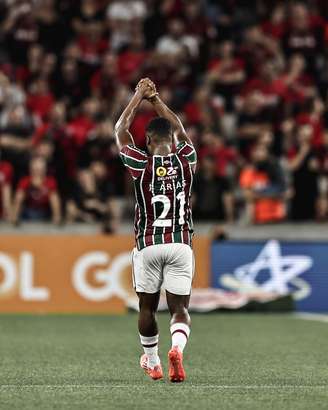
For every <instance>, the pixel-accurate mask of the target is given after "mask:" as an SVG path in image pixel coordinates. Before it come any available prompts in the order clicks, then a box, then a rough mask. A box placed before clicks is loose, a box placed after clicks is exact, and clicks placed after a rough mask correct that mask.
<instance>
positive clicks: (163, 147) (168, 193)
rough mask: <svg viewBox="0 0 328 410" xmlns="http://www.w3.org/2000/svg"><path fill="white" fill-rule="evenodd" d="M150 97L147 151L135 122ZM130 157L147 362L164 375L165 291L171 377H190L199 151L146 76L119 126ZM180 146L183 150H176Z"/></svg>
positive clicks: (150, 370)
mask: <svg viewBox="0 0 328 410" xmlns="http://www.w3.org/2000/svg"><path fill="white" fill-rule="evenodd" d="M143 99H146V100H148V101H149V102H150V103H151V104H152V105H153V107H154V109H155V111H156V112H157V114H158V116H159V117H157V118H155V119H153V120H151V121H150V122H149V124H148V126H147V129H146V144H147V152H145V151H142V150H140V149H139V148H137V147H136V146H135V144H134V141H133V138H132V135H131V133H130V132H129V128H130V125H131V123H132V121H133V119H134V116H135V114H136V112H137V110H138V107H139V105H140V103H141V102H142V100H143ZM115 135H116V142H117V145H118V147H119V150H120V155H121V158H122V161H123V163H124V165H125V166H126V168H127V169H128V171H129V173H130V174H131V176H132V178H133V180H134V188H135V196H136V213H135V235H136V247H135V249H134V250H133V253H132V264H133V282H134V287H135V290H136V292H137V294H138V297H139V308H140V313H139V320H138V327H139V334H140V341H141V344H142V346H143V349H144V354H143V355H142V356H141V359H140V366H141V367H142V368H143V369H144V370H145V371H146V373H147V374H148V375H149V376H150V377H151V378H152V379H154V380H156V379H161V378H162V377H163V371H162V367H161V362H160V359H159V356H158V340H159V335H158V327H157V322H156V317H155V314H156V311H157V307H158V302H159V297H160V289H161V286H162V284H163V287H164V289H165V291H166V298H167V304H168V308H169V312H170V314H171V325H170V331H171V336H172V347H171V349H170V351H169V353H168V360H169V378H170V380H171V381H172V382H182V381H184V380H185V377H186V375H185V370H184V368H183V350H184V348H185V346H186V343H187V340H188V337H189V334H190V317H189V313H188V305H189V298H190V292H191V283H192V278H193V272H194V256H193V251H192V248H191V245H192V236H193V224H192V216H191V207H190V196H191V187H192V181H193V175H194V171H195V166H196V152H195V149H194V147H193V145H192V142H191V140H190V139H189V138H188V136H187V135H186V132H185V130H184V127H183V125H182V123H181V121H180V119H179V118H178V116H177V115H175V114H174V113H173V112H172V111H171V110H170V109H169V108H168V107H167V106H166V105H165V104H164V102H163V101H162V100H161V99H160V97H159V95H158V93H157V92H156V88H155V85H154V83H153V82H152V81H151V80H149V79H147V78H146V79H142V80H140V82H139V83H138V85H137V87H136V91H135V94H134V96H133V97H132V99H131V101H130V102H129V104H128V105H127V107H126V109H125V110H124V111H123V113H122V115H121V117H120V118H119V120H118V121H117V123H116V126H115ZM174 147H176V148H174Z"/></svg>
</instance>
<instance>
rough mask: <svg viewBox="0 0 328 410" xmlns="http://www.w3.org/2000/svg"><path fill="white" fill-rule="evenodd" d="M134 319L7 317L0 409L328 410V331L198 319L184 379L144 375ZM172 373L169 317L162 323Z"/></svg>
mask: <svg viewBox="0 0 328 410" xmlns="http://www.w3.org/2000/svg"><path fill="white" fill-rule="evenodd" d="M136 320H137V316H136V314H129V315H126V316H79V315H67V316H65V315H63V316H59V315H58V316H57V315H56V316H54V315H49V316H41V315H40V316H32V315H1V316H0V409H1V410H7V409H8V410H9V409H24V410H28V409H42V410H47V409H78V410H81V409H88V410H89V409H90V410H91V409H92V410H93V409H146V410H148V409H156V410H158V409H170V408H172V409H188V410H190V409H197V410H203V409H205V410H206V409H223V410H225V409H233V410H235V409H252V410H254V409H255V410H256V409H279V410H285V409H286V410H290V409H307V410H309V409H310V410H316V409H328V323H321V322H314V321H305V320H300V319H297V318H295V317H292V316H289V315H286V316H284V315H255V314H211V315H193V328H192V333H191V338H190V341H189V345H188V346H187V348H186V350H185V367H186V371H187V377H188V379H187V381H186V382H185V383H183V384H170V383H169V382H168V381H167V379H165V380H163V381H157V382H153V381H152V380H149V379H148V378H147V377H146V376H145V375H144V373H143V372H142V370H141V369H140V368H139V356H140V354H141V348H140V345H139V340H138V334H137V331H136ZM159 323H160V329H161V334H160V354H161V358H162V362H163V364H164V368H165V374H166V373H167V363H166V362H167V361H166V354H167V350H168V348H169V332H168V316H167V315H166V314H160V315H159Z"/></svg>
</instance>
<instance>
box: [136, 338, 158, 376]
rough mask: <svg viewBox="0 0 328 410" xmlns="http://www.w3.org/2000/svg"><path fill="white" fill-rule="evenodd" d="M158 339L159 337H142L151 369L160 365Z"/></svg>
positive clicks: (141, 340)
mask: <svg viewBox="0 0 328 410" xmlns="http://www.w3.org/2000/svg"><path fill="white" fill-rule="evenodd" d="M158 339H159V336H158V335H155V336H150V337H148V336H142V335H140V342H141V344H142V347H143V349H144V352H145V354H146V355H147V356H148V364H149V366H150V367H151V368H154V367H155V366H157V365H158V364H160V360H159V356H158Z"/></svg>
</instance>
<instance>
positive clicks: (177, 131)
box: [150, 95, 192, 145]
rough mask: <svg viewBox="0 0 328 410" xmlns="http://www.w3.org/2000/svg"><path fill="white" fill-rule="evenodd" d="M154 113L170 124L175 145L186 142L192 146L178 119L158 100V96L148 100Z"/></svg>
mask: <svg viewBox="0 0 328 410" xmlns="http://www.w3.org/2000/svg"><path fill="white" fill-rule="evenodd" d="M150 102H151V103H152V105H153V107H154V109H155V111H156V113H157V114H158V115H159V116H160V117H163V118H166V119H167V120H168V121H170V123H171V124H172V128H173V135H174V138H175V139H176V142H177V143H180V142H187V143H188V144H191V145H192V141H191V139H190V138H189V137H188V135H187V133H186V131H185V129H184V126H183V124H182V122H181V120H180V118H179V117H178V116H177V115H176V114H174V112H173V111H172V110H171V109H170V108H169V107H168V106H167V105H166V104H165V103H164V102H163V101H162V100H161V99H160V97H159V96H158V95H156V96H155V97H153V98H151V99H150Z"/></svg>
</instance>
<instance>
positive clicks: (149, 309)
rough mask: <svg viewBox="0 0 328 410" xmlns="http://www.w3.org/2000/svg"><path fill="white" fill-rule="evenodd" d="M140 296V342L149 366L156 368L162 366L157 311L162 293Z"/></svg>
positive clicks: (141, 294)
mask: <svg viewBox="0 0 328 410" xmlns="http://www.w3.org/2000/svg"><path fill="white" fill-rule="evenodd" d="M138 296H139V319H138V329H139V335H140V342H141V344H142V347H143V349H144V352H145V355H147V358H148V366H149V367H151V368H154V367H155V366H158V365H159V364H160V359H159V356H158V339H159V337H158V326H157V322H156V316H155V315H156V311H157V307H158V302H159V296H160V292H156V293H154V294H151V293H138Z"/></svg>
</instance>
